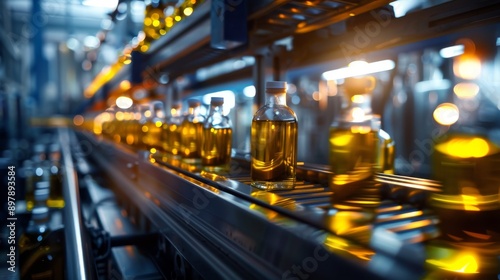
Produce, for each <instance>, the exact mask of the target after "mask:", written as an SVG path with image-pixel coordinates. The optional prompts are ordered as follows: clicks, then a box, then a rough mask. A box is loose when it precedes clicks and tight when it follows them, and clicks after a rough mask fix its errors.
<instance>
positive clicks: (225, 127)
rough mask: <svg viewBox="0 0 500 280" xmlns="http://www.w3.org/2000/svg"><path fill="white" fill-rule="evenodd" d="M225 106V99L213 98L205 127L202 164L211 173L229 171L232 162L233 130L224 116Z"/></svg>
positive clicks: (227, 118) (229, 121)
mask: <svg viewBox="0 0 500 280" xmlns="http://www.w3.org/2000/svg"><path fill="white" fill-rule="evenodd" d="M223 105H224V98H222V97H212V99H211V100H210V110H209V113H208V116H207V119H206V120H205V123H204V125H203V138H202V145H201V147H202V148H201V164H202V165H203V166H204V169H206V170H209V171H227V170H228V169H229V163H230V161H231V147H232V138H233V129H232V125H231V120H230V119H229V117H228V116H226V115H224V114H223V110H222V109H223V107H222V106H223Z"/></svg>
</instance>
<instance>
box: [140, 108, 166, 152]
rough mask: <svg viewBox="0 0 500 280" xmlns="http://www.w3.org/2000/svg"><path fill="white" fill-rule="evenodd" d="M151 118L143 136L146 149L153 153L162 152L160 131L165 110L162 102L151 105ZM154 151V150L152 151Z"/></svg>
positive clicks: (163, 121)
mask: <svg viewBox="0 0 500 280" xmlns="http://www.w3.org/2000/svg"><path fill="white" fill-rule="evenodd" d="M150 109H151V117H150V118H149V119H148V121H147V124H146V126H147V131H146V135H145V136H144V137H145V139H146V144H147V147H148V148H149V149H150V150H151V151H152V152H153V151H155V150H162V149H163V144H162V137H161V135H162V131H163V124H164V123H165V110H164V108H163V102H161V101H155V102H153V103H152V104H151V108H150ZM153 149H154V150H153Z"/></svg>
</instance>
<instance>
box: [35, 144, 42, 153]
mask: <svg viewBox="0 0 500 280" xmlns="http://www.w3.org/2000/svg"><path fill="white" fill-rule="evenodd" d="M33 152H34V153H35V154H41V153H45V145H44V144H35V145H34V146H33Z"/></svg>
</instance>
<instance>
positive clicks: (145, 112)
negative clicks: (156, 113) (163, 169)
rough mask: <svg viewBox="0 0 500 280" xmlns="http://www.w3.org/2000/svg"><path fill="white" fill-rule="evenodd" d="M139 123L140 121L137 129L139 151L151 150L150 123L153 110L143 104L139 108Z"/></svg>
mask: <svg viewBox="0 0 500 280" xmlns="http://www.w3.org/2000/svg"><path fill="white" fill-rule="evenodd" d="M139 114H140V117H139V121H138V125H137V126H138V127H137V132H138V133H139V135H138V137H139V145H138V148H139V149H149V148H148V144H149V143H148V141H149V139H148V131H149V127H148V123H149V121H150V120H151V116H152V112H151V108H150V106H149V105H148V104H141V105H140V106H139Z"/></svg>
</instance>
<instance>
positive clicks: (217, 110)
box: [208, 105, 222, 115]
mask: <svg viewBox="0 0 500 280" xmlns="http://www.w3.org/2000/svg"><path fill="white" fill-rule="evenodd" d="M214 114H221V115H222V106H221V105H210V111H209V112H208V115H214Z"/></svg>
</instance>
